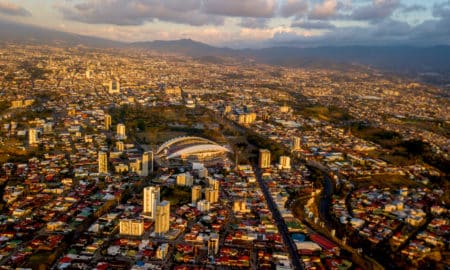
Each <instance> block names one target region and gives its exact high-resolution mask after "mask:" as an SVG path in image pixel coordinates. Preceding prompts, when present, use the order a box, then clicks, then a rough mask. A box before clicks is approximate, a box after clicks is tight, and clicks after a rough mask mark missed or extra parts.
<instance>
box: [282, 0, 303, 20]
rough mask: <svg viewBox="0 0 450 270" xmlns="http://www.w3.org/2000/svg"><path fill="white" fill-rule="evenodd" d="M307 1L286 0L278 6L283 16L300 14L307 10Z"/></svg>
mask: <svg viewBox="0 0 450 270" xmlns="http://www.w3.org/2000/svg"><path fill="white" fill-rule="evenodd" d="M308 8H309V2H308V1H306V0H286V2H284V4H283V5H282V6H281V8H280V15H281V16H283V17H291V16H297V17H299V16H302V15H304V14H305V13H306V12H308Z"/></svg>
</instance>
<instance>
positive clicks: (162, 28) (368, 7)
mask: <svg viewBox="0 0 450 270" xmlns="http://www.w3.org/2000/svg"><path fill="white" fill-rule="evenodd" d="M0 19H3V20H10V21H16V22H20V23H26V24H33V25H38V26H43V27H47V28H52V29H57V30H62V31H67V32H73V33H79V34H85V35H93V36H98V37H104V38H109V39H114V40H120V41H126V42H133V41H147V40H157V39H159V40H172V39H180V38H192V39H194V40H198V41H202V42H206V43H209V44H212V45H221V46H232V47H258V46H259V47H261V46H271V45H286V44H292V45H298V46H329V45H367V44H371V45H372V44H373V45H395V44H409V45H419V46H422V45H436V44H450V0H0Z"/></svg>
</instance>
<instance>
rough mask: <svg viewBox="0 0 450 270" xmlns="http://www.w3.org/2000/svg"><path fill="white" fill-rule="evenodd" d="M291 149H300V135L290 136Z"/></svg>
mask: <svg viewBox="0 0 450 270" xmlns="http://www.w3.org/2000/svg"><path fill="white" fill-rule="evenodd" d="M291 147H292V149H291V150H292V151H299V150H301V149H302V145H301V139H300V137H297V136H294V137H292V146H291Z"/></svg>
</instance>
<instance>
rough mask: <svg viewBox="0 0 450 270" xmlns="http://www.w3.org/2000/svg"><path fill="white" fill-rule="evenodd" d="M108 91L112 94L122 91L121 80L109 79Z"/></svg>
mask: <svg viewBox="0 0 450 270" xmlns="http://www.w3.org/2000/svg"><path fill="white" fill-rule="evenodd" d="M108 87H109V89H108V92H109V93H110V94H119V93H120V82H119V81H118V80H111V81H109V85H108Z"/></svg>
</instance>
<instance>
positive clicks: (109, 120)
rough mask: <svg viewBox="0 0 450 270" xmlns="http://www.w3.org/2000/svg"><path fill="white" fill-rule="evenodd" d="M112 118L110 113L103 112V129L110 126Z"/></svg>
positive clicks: (107, 128)
mask: <svg viewBox="0 0 450 270" xmlns="http://www.w3.org/2000/svg"><path fill="white" fill-rule="evenodd" d="M111 123H112V118H111V115H109V114H105V129H106V130H109V129H110V128H111Z"/></svg>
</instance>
